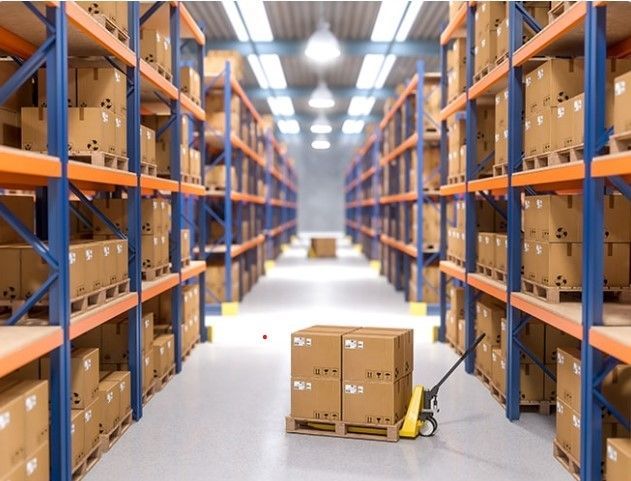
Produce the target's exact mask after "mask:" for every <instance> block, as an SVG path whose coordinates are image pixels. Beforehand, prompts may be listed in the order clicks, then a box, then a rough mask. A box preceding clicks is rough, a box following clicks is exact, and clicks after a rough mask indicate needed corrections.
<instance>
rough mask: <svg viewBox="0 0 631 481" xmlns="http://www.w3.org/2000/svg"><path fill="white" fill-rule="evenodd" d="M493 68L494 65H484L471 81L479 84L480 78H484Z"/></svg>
mask: <svg viewBox="0 0 631 481" xmlns="http://www.w3.org/2000/svg"><path fill="white" fill-rule="evenodd" d="M494 67H495V63H490V64H488V65H485V66H484V67H482V68H481V69H480V70H479V71H478V72H477V73H476V74H475V75H474V76H473V80H474V82H479V81H480V80H482V77H484V76H486V75H487V74H488V73H489V72H490V71H491V70H493V68H494Z"/></svg>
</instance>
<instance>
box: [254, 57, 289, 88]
mask: <svg viewBox="0 0 631 481" xmlns="http://www.w3.org/2000/svg"><path fill="white" fill-rule="evenodd" d="M259 61H260V62H261V66H262V67H263V71H264V72H265V75H266V77H267V80H268V81H269V86H270V87H271V88H273V89H284V88H287V80H285V73H284V72H283V66H282V65H281V63H280V57H279V56H278V55H276V54H275V53H274V54H263V55H259Z"/></svg>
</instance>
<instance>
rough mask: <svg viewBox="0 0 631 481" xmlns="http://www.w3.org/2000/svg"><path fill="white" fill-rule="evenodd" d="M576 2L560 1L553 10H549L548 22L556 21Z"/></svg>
mask: <svg viewBox="0 0 631 481" xmlns="http://www.w3.org/2000/svg"><path fill="white" fill-rule="evenodd" d="M574 3H576V2H559V3H558V4H557V5H555V6H554V8H552V9H551V10H549V11H548V23H552V22H554V21H555V20H556V19H557V18H559V17H560V16H561V15H563V14H564V13H565V12H567V10H568V9H569V8H570V7H571V6H572V5H573V4H574Z"/></svg>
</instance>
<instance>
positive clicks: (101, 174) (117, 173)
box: [68, 160, 137, 190]
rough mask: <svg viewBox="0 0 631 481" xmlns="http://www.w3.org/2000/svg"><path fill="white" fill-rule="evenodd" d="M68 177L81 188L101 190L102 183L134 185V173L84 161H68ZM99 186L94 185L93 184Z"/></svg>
mask: <svg viewBox="0 0 631 481" xmlns="http://www.w3.org/2000/svg"><path fill="white" fill-rule="evenodd" d="M68 179H70V180H72V181H77V182H79V183H80V184H81V187H83V188H91V190H102V185H103V184H105V185H110V186H114V185H120V186H126V187H134V186H136V181H137V179H136V174H134V173H133V172H128V171H126V170H116V169H111V168H109V167H101V166H98V165H93V164H86V163H84V162H76V161H72V160H71V161H69V162H68ZM97 185H99V186H101V187H98V188H97V187H94V186H97Z"/></svg>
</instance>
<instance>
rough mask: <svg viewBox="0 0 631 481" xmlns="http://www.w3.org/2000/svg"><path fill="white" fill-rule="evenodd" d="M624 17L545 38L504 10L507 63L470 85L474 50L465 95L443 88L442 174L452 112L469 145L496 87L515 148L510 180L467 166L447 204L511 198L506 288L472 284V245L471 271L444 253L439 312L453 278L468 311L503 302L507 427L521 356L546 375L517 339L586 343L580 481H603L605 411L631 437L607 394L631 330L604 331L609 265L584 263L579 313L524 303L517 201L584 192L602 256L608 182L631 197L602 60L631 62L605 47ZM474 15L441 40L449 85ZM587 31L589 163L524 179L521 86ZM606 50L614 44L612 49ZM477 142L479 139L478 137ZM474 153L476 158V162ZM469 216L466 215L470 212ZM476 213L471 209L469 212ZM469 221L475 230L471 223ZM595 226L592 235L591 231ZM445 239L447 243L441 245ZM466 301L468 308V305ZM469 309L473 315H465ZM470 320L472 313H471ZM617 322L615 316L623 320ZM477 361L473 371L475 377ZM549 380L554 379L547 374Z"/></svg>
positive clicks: (572, 17)
mask: <svg viewBox="0 0 631 481" xmlns="http://www.w3.org/2000/svg"><path fill="white" fill-rule="evenodd" d="M618 8H621V9H624V8H627V9H628V6H626V5H623V4H616V3H609V2H576V3H575V4H573V5H572V6H570V7H569V8H567V9H566V11H565V12H564V13H563V14H562V15H560V16H559V17H558V18H556V19H555V20H554V21H552V22H551V23H550V24H549V25H547V26H546V27H545V28H543V29H540V28H539V26H538V25H537V24H536V22H535V21H534V19H532V18H530V16H529V15H528V13H527V12H526V11H525V10H524V8H523V6H522V4H521V2H508V15H509V24H510V25H511V33H510V37H509V55H508V58H507V59H506V60H505V61H504V62H502V63H500V64H499V65H498V66H496V67H495V68H493V69H492V70H491V71H490V72H489V73H488V74H487V75H486V76H485V77H483V78H481V79H480V80H478V81H477V82H475V83H473V81H472V80H473V79H472V70H471V68H472V65H473V52H472V49H471V48H470V47H471V44H470V43H468V48H467V91H466V93H464V94H462V95H460V96H459V97H457V98H456V99H454V100H453V101H452V102H450V103H447V102H446V100H447V99H446V95H445V93H446V88H445V87H446V86H445V85H443V109H442V111H441V121H442V128H441V133H442V155H441V167H442V170H443V171H445V172H446V168H447V155H446V154H447V151H446V149H447V132H446V119H447V118H448V117H449V116H450V115H454V114H455V113H456V112H459V111H462V110H463V109H466V115H467V119H469V122H467V124H468V128H467V139H469V138H471V134H472V133H473V134H475V129H474V128H473V125H474V123H475V118H474V113H475V110H474V107H475V100H476V99H477V98H479V97H480V96H481V95H483V94H485V93H488V92H489V91H492V90H496V89H498V87H499V86H500V85H507V86H508V102H509V105H508V108H509V111H508V112H509V113H508V119H509V121H508V129H509V132H508V136H509V138H510V139H511V143H510V147H509V151H508V173H507V175H502V176H498V177H492V178H488V179H479V180H474V179H473V178H472V177H471V173H472V172H471V167H470V166H469V165H468V166H467V181H466V182H465V183H464V184H456V185H448V186H447V185H443V186H442V187H441V195H443V196H444V197H445V198H446V197H449V196H454V195H464V196H465V197H469V199H472V198H473V196H474V195H476V194H478V193H486V195H487V196H488V195H489V194H493V195H506V196H507V197H508V212H507V220H508V272H507V280H508V283H507V285H506V286H503V285H498V283H496V282H493V281H491V280H482V279H480V278H479V276H473V275H472V274H473V273H474V272H475V271H474V270H472V269H471V267H475V266H474V265H472V259H473V262H474V260H475V257H472V256H475V247H474V246H473V248H471V247H470V246H469V244H473V242H468V243H467V265H466V270H465V269H461V268H458V267H456V266H454V265H453V264H451V263H449V262H445V260H444V259H445V250H446V245H444V244H443V245H441V271H442V274H441V303H442V304H443V305H444V301H445V284H446V282H447V278H446V277H447V276H451V277H453V278H454V279H459V280H461V281H464V282H465V286H466V287H465V288H466V289H467V291H468V292H469V295H468V299H467V301H468V302H470V301H471V299H472V296H474V295H475V294H474V292H473V287H475V289H477V290H481V291H483V292H486V293H488V294H490V295H492V296H494V297H496V298H498V299H500V300H504V301H506V302H507V316H508V325H509V331H510V332H511V341H510V342H509V343H508V352H507V353H506V356H507V392H506V399H507V402H506V416H507V418H508V419H509V420H516V419H518V418H519V415H520V412H519V379H520V374H519V364H520V361H519V358H520V353H524V354H525V355H527V356H528V357H529V358H530V359H531V360H533V361H534V362H535V363H537V364H538V365H540V367H542V368H544V367H545V366H543V365H542V364H541V361H540V360H539V359H536V358H535V357H534V356H533V355H532V353H530V352H529V351H528V349H526V348H525V347H524V346H523V345H522V344H521V343H520V342H519V340H518V334H519V332H520V331H521V329H522V328H523V327H524V326H525V324H526V323H527V322H529V321H530V320H531V319H539V320H541V321H543V322H544V323H546V324H548V325H550V326H553V327H555V328H557V329H560V330H561V331H563V332H565V333H567V334H569V335H571V336H573V337H575V338H577V339H579V340H581V341H582V348H581V350H582V352H581V373H582V379H583V383H582V388H581V389H582V392H581V413H580V414H581V460H582V462H581V471H580V479H581V481H597V480H600V479H602V478H601V466H602V462H603V461H604V460H603V459H602V451H601V449H602V416H601V410H602V409H603V408H605V409H607V410H609V411H610V412H611V413H612V414H613V415H614V416H615V417H616V418H617V420H618V421H619V422H620V423H621V424H622V425H624V426H625V427H626V428H627V429H629V427H630V426H629V424H630V421H629V419H627V418H625V416H624V415H623V414H622V413H619V412H617V410H616V409H615V408H614V407H613V406H611V404H610V403H609V402H608V401H607V400H606V399H605V398H604V396H603V395H602V392H601V384H602V381H603V379H604V378H605V376H606V375H607V374H608V373H609V372H611V370H612V369H613V368H614V367H615V366H616V365H618V364H620V363H623V364H631V326H607V325H605V324H606V323H605V321H606V320H607V318H608V317H609V316H614V313H613V310H612V309H611V307H613V306H610V305H608V304H606V303H603V289H602V284H601V282H599V281H597V280H598V279H602V277H603V262H604V261H603V257H602V256H600V255H593V256H589V255H586V256H584V257H583V266H582V269H583V297H582V302H581V303H561V304H551V303H546V302H543V301H540V300H538V299H535V298H532V297H530V296H528V295H525V294H522V293H521V292H520V290H521V273H520V268H521V242H520V235H521V196H522V194H523V193H527V194H532V193H534V192H536V191H537V190H539V191H567V190H576V189H579V190H582V192H583V197H584V200H583V209H584V210H583V226H584V228H583V244H584V247H583V252H603V247H604V245H603V243H604V239H603V236H602V232H603V226H604V220H603V217H604V210H603V205H604V204H603V201H604V193H605V180H607V181H608V183H609V184H610V186H613V187H614V188H615V189H617V190H619V191H620V192H621V193H622V194H624V195H625V196H627V197H631V189H630V188H629V181H630V180H631V179H630V177H629V174H631V167H629V166H630V165H631V155H630V154H629V153H622V154H609V155H603V153H602V152H603V148H604V147H605V145H606V143H607V141H608V130H607V128H606V127H607V126H606V125H605V115H604V114H605V112H604V108H605V107H604V103H603V102H602V101H600V100H599V99H602V98H604V96H605V88H606V78H605V72H606V63H605V62H606V58H607V55H609V56H613V57H624V56H626V55H629V54H630V53H631V44H630V43H629V42H628V39H627V38H623V39H620V38H618V39H616V40H615V41H612V40H611V39H609V38H608V35H607V34H608V30H607V19H608V18H612V17H615V15H616V14H615V11H616V9H618ZM474 14H475V5H474V4H472V3H470V4H469V5H468V6H467V7H463V9H462V10H461V11H460V12H459V14H458V15H457V16H456V17H455V18H454V19H453V20H452V21H451V22H450V24H449V25H448V26H447V28H446V29H445V30H444V32H443V34H442V35H441V46H442V48H441V71H442V74H443V78H445V75H446V63H445V60H446V52H447V45H448V43H449V41H450V40H451V39H452V38H453V36H454V34H456V32H458V31H461V30H462V27H463V25H465V24H466V26H467V28H466V31H467V36H468V38H469V39H470V38H472V36H473V34H474V32H473V16H474ZM524 24H528V25H529V26H530V27H531V28H532V29H533V30H534V31H535V32H537V33H536V35H535V36H534V37H533V38H532V39H530V40H529V41H528V42H527V43H526V44H523V45H522V32H523V27H524ZM581 29H582V35H581V38H582V42H583V53H584V58H585V83H584V85H585V125H584V132H585V134H584V135H585V138H584V160H583V161H580V162H574V163H570V164H563V165H561V166H556V167H554V168H542V169H536V170H529V171H522V170H521V163H522V148H521V145H522V135H523V132H522V127H523V126H522V119H521V111H522V108H523V84H522V69H523V67H524V64H525V63H526V62H527V61H528V60H530V59H533V58H534V57H535V56H537V55H541V54H544V55H545V51H546V49H547V48H549V47H550V46H554V44H555V43H556V42H557V41H558V40H560V39H562V38H563V37H564V36H566V35H568V34H570V33H573V34H574V35H576V32H577V31H578V32H580V31H581ZM608 42H609V43H608ZM473 138H475V136H474V137H473ZM469 144H473V142H467V146H468V147H467V160H468V163H469V159H474V157H473V155H475V149H470V147H469ZM472 151H473V152H472ZM468 210H469V209H468ZM471 210H472V209H471ZM442 212H443V214H442V216H441V225H442V228H443V229H446V224H447V222H448V221H449V219H448V218H447V212H446V210H445V209H443V211H442ZM472 221H473V224H472V223H471V222H472ZM466 222H467V224H466V238H467V239H476V236H475V234H476V232H475V229H474V228H472V227H473V226H475V218H474V214H471V213H470V212H467V219H466ZM588 226H589V228H588ZM444 232H445V231H444V230H443V238H444ZM467 301H465V302H467ZM469 307H471V306H469ZM468 311H470V309H468ZM445 314H446V313H445V310H444V308H443V309H441V331H444V323H445ZM617 315H618V316H619V315H620V314H619V313H618V314H617ZM473 320H474V317H473V316H472V315H471V313H470V312H468V316H467V319H466V322H467V333H468V337H467V345H471V342H472V339H473V338H472V335H471V333H472V330H473ZM472 362H473V361H471V362H470V363H469V364H468V365H467V366H466V368H467V371H469V372H471V368H472ZM544 372H545V373H546V375H548V376H550V377H552V378H554V376H553V375H552V373H550V372H549V371H548V370H547V369H545V368H544Z"/></svg>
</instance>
